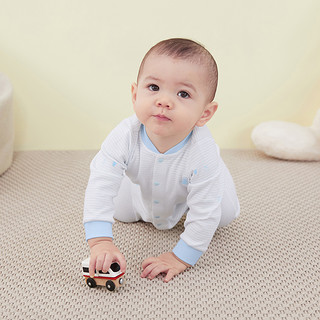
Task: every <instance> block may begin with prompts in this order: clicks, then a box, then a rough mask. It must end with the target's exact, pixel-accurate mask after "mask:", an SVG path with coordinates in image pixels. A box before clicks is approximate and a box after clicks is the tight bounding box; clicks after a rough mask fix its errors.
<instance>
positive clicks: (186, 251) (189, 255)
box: [172, 239, 203, 266]
mask: <svg viewBox="0 0 320 320" xmlns="http://www.w3.org/2000/svg"><path fill="white" fill-rule="evenodd" d="M172 252H173V253H174V254H175V255H176V256H177V257H178V258H179V259H180V260H182V261H184V262H186V263H188V264H190V265H192V266H194V265H195V264H196V263H197V261H198V260H199V259H200V257H201V256H202V254H203V252H201V251H199V250H197V249H194V248H192V247H190V246H189V245H187V244H186V243H185V242H184V241H183V240H182V239H180V240H179V241H178V243H177V245H176V246H175V247H174V249H173V250H172Z"/></svg>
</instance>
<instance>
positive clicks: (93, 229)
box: [84, 221, 113, 241]
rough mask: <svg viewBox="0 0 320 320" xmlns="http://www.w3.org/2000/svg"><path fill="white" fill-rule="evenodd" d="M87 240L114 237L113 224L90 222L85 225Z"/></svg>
mask: <svg viewBox="0 0 320 320" xmlns="http://www.w3.org/2000/svg"><path fill="white" fill-rule="evenodd" d="M84 230H85V232H86V240H87V241H88V240H89V239H92V238H99V237H110V238H113V235H112V223H111V222H108V221H89V222H86V223H85V224H84Z"/></svg>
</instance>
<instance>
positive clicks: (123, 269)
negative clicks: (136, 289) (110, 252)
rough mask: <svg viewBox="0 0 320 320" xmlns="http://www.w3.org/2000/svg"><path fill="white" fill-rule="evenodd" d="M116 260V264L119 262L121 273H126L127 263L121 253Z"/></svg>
mask: <svg viewBox="0 0 320 320" xmlns="http://www.w3.org/2000/svg"><path fill="white" fill-rule="evenodd" d="M117 260H118V262H119V264H120V269H121V272H126V269H127V261H126V259H125V257H124V255H123V254H121V253H120V254H118V255H117Z"/></svg>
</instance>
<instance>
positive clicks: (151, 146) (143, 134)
mask: <svg viewBox="0 0 320 320" xmlns="http://www.w3.org/2000/svg"><path fill="white" fill-rule="evenodd" d="M140 133H141V139H142V142H143V144H144V145H145V146H146V147H147V148H148V149H149V150H151V151H152V152H154V153H158V154H161V153H160V152H159V151H158V150H157V148H156V147H155V146H154V144H153V143H152V141H151V140H150V139H149V137H148V134H147V131H146V128H145V126H144V125H143V124H142V125H141V129H140ZM191 135H192V131H191V132H190V133H189V134H188V136H187V137H185V138H184V139H183V140H182V141H181V142H179V143H178V144H176V145H175V146H174V147H172V148H171V149H169V150H168V151H167V152H165V153H163V154H172V153H176V152H178V151H179V150H180V149H182V148H183V147H184V146H185V145H186V144H187V142H188V141H189V139H190V138H191Z"/></svg>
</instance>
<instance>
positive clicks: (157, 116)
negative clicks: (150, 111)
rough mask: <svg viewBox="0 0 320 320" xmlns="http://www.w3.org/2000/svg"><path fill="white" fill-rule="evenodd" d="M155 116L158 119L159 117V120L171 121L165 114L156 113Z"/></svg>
mask: <svg viewBox="0 0 320 320" xmlns="http://www.w3.org/2000/svg"><path fill="white" fill-rule="evenodd" d="M154 117H155V118H156V119H158V120H159V121H171V119H169V118H168V117H166V116H165V115H164V114H156V115H154Z"/></svg>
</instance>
